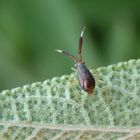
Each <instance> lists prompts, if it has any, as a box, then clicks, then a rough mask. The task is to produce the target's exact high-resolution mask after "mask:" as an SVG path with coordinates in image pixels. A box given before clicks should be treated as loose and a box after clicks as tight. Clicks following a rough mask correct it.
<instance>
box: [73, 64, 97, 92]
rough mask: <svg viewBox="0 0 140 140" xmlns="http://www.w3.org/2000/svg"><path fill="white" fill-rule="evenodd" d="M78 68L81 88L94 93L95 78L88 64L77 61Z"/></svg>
mask: <svg viewBox="0 0 140 140" xmlns="http://www.w3.org/2000/svg"><path fill="white" fill-rule="evenodd" d="M76 69H77V74H78V79H79V84H80V86H81V88H82V89H83V90H84V91H86V92H87V93H89V94H91V93H93V90H94V88H95V79H94V77H93V76H92V74H91V72H90V71H89V70H88V69H87V67H86V65H85V64H84V63H81V62H78V63H76Z"/></svg>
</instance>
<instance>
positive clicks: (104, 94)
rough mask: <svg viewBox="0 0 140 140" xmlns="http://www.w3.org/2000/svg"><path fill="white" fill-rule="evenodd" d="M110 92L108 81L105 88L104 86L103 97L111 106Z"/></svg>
mask: <svg viewBox="0 0 140 140" xmlns="http://www.w3.org/2000/svg"><path fill="white" fill-rule="evenodd" d="M108 90H109V87H108V85H107V81H106V82H105V86H104V91H103V96H104V100H105V102H106V103H107V104H109V97H108Z"/></svg>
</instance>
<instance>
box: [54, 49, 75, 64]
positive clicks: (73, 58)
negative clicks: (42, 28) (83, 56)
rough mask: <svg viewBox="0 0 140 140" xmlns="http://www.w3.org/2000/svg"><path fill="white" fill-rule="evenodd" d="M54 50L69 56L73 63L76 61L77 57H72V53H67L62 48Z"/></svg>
mask: <svg viewBox="0 0 140 140" xmlns="http://www.w3.org/2000/svg"><path fill="white" fill-rule="evenodd" d="M56 51H57V52H59V53H63V54H64V55H66V56H69V57H70V58H71V59H72V60H73V61H74V62H75V63H76V62H77V58H76V57H74V56H73V55H71V54H69V53H68V52H66V51H62V50H56Z"/></svg>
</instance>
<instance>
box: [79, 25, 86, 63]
mask: <svg viewBox="0 0 140 140" xmlns="http://www.w3.org/2000/svg"><path fill="white" fill-rule="evenodd" d="M85 28H86V26H84V28H83V30H82V32H81V35H80V39H79V48H78V54H79V58H80V61H81V62H82V45H83V35H84V30H85Z"/></svg>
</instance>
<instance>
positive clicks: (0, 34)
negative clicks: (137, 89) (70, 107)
mask: <svg viewBox="0 0 140 140" xmlns="http://www.w3.org/2000/svg"><path fill="white" fill-rule="evenodd" d="M83 26H87V29H86V32H85V36H84V48H83V56H84V59H85V61H86V64H87V66H90V67H92V68H94V67H95V68H96V67H98V66H102V65H108V64H112V63H116V62H119V61H124V60H128V59H130V58H139V56H140V1H139V0H135V1H120V0H118V1H111V0H106V1H103V0H100V1H99V0H98V1H97V0H94V1H92V0H87V1H85V0H76V1H75V0H71V1H68V0H67V1H65V0H59V1H58V0H46V1H45V0H40V1H38V0H24V1H19V0H13V1H3V0H1V1H0V90H3V89H6V88H12V87H16V86H21V85H23V84H27V83H31V82H33V81H42V80H45V79H47V78H52V77H53V76H60V75H62V74H69V73H70V72H71V67H72V66H73V62H72V61H71V60H69V59H68V58H66V57H65V56H63V55H60V54H57V53H55V51H54V50H55V49H62V50H66V51H68V52H70V53H72V54H74V55H77V46H78V39H79V35H80V32H81V30H82V28H83Z"/></svg>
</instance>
